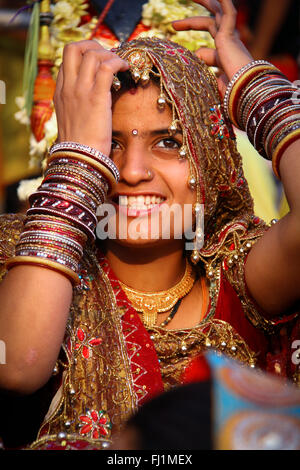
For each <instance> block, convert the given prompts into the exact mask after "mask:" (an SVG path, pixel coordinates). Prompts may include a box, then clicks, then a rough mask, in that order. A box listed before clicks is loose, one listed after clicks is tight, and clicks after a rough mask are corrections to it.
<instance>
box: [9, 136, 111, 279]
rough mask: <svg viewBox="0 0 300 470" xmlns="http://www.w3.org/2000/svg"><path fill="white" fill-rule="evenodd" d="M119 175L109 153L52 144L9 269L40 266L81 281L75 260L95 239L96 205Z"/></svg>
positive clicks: (74, 145) (72, 144)
mask: <svg viewBox="0 0 300 470" xmlns="http://www.w3.org/2000/svg"><path fill="white" fill-rule="evenodd" d="M118 180H119V172H118V169H117V167H116V166H115V164H114V163H113V162H112V160H111V159H110V158H108V157H107V156H105V155H103V153H101V152H100V151H98V150H96V149H93V148H91V147H88V146H86V145H81V144H78V143H76V142H61V143H57V144H54V145H53V146H52V147H51V149H50V151H49V158H48V162H47V169H46V171H45V177H44V179H43V181H42V184H41V186H40V187H39V188H38V189H37V191H36V192H35V193H33V194H31V196H30V197H29V202H30V209H29V210H28V211H27V214H26V219H25V223H24V229H23V231H22V233H21V235H20V239H19V241H18V243H17V245H16V248H15V256H14V257H12V258H10V259H8V260H7V262H6V267H7V269H10V268H11V267H13V266H16V265H21V264H29V265H33V266H43V267H46V268H49V269H53V270H55V271H57V272H60V273H61V274H63V275H65V276H66V277H68V279H70V280H71V282H72V283H73V284H74V285H78V284H79V282H80V279H79V275H78V271H79V262H80V260H81V257H82V255H83V249H84V246H85V243H86V241H87V240H90V241H94V240H95V228H96V224H97V218H96V211H97V207H98V206H99V205H100V204H103V202H104V201H105V199H106V197H107V195H108V194H110V193H111V192H112V190H113V188H114V186H115V184H116V183H117V182H118Z"/></svg>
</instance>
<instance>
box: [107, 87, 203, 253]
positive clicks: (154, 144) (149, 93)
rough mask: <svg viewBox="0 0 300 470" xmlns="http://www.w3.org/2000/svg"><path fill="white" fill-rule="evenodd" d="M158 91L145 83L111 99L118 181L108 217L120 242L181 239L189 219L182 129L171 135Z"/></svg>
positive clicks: (192, 198) (192, 200) (189, 193)
mask: <svg viewBox="0 0 300 470" xmlns="http://www.w3.org/2000/svg"><path fill="white" fill-rule="evenodd" d="M158 96H159V89H158V87H157V86H156V85H154V84H153V83H150V84H149V85H148V86H147V87H140V86H139V87H137V89H134V90H129V91H125V92H123V93H120V94H119V95H118V96H116V97H115V99H114V102H113V120H112V128H113V137H112V139H113V140H112V151H111V158H112V160H113V161H114V163H115V164H116V165H117V167H118V169H119V171H120V181H119V183H118V185H117V187H116V189H115V192H114V194H113V195H112V196H111V201H112V205H113V207H114V209H115V212H116V214H115V215H114V216H112V218H111V220H110V223H111V224H112V226H113V224H114V223H115V224H116V233H115V238H116V239H117V240H118V242H120V243H122V244H125V245H128V244H130V245H132V244H135V245H136V244H138V245H141V244H142V245H143V244H149V243H159V242H160V243H162V240H166V241H168V240H170V239H171V240H174V238H175V239H176V238H177V239H181V240H182V242H183V240H184V238H183V232H184V228H185V227H190V226H191V225H192V205H193V204H194V203H195V194H194V191H193V190H192V189H190V188H189V186H188V178H189V163H188V160H187V159H180V158H179V149H180V147H181V145H182V140H183V138H182V133H181V131H180V130H178V132H176V133H175V134H174V135H172V136H170V134H169V132H168V128H169V126H170V125H171V122H172V112H171V110H170V108H169V106H167V105H165V107H164V109H160V108H159V107H158V105H157V98H158ZM174 211H175V212H174ZM168 214H169V215H168ZM174 214H176V215H175V216H174ZM168 217H170V222H171V223H170V222H169V219H168ZM185 217H186V220H185ZM174 220H176V224H175V226H174ZM168 232H169V233H168ZM110 238H111V236H110ZM177 243H178V240H177Z"/></svg>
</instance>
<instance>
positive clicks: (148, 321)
mask: <svg viewBox="0 0 300 470" xmlns="http://www.w3.org/2000/svg"><path fill="white" fill-rule="evenodd" d="M195 279H196V275H195V273H194V271H193V268H192V266H191V265H190V264H189V262H188V261H186V267H185V273H184V275H183V278H182V279H181V281H179V282H178V283H177V284H176V285H175V286H173V287H171V289H168V290H164V291H160V292H149V293H148V292H142V291H138V290H135V289H132V287H128V286H126V285H125V284H123V282H121V281H120V285H121V287H122V289H123V290H124V292H125V294H126V295H127V297H128V299H129V300H130V302H131V303H132V306H133V307H134V309H135V310H136V311H137V312H140V313H142V314H143V323H144V325H145V326H154V325H155V324H156V321H157V314H158V313H163V312H167V311H168V310H171V308H173V307H174V305H175V304H176V302H177V301H178V300H179V299H181V298H182V297H184V296H185V295H187V294H188V293H189V292H190V291H191V289H192V287H193V285H194V282H195Z"/></svg>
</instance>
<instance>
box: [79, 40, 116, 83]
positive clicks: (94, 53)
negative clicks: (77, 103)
mask: <svg viewBox="0 0 300 470" xmlns="http://www.w3.org/2000/svg"><path fill="white" fill-rule="evenodd" d="M113 56H115V54H113V53H112V52H110V51H108V50H106V49H103V50H99V49H88V50H87V51H85V52H84V54H83V56H82V60H81V63H80V67H79V71H78V76H77V84H76V88H85V90H88V89H89V88H90V87H91V86H92V85H93V84H94V81H95V79H96V73H97V71H98V68H99V66H100V64H101V63H102V62H105V61H106V60H109V59H110V58H112V57H113Z"/></svg>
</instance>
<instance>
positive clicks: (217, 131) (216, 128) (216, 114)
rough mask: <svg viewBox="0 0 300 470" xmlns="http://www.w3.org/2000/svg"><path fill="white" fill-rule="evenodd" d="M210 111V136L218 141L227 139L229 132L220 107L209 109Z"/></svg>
mask: <svg viewBox="0 0 300 470" xmlns="http://www.w3.org/2000/svg"><path fill="white" fill-rule="evenodd" d="M210 111H211V112H212V114H210V116H209V119H210V120H211V121H212V124H211V126H210V132H211V134H212V135H213V136H216V137H218V139H219V140H222V139H223V138H224V137H229V130H228V127H227V126H226V124H225V122H224V119H223V116H222V113H221V111H220V105H217V106H214V107H212V108H210Z"/></svg>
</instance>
